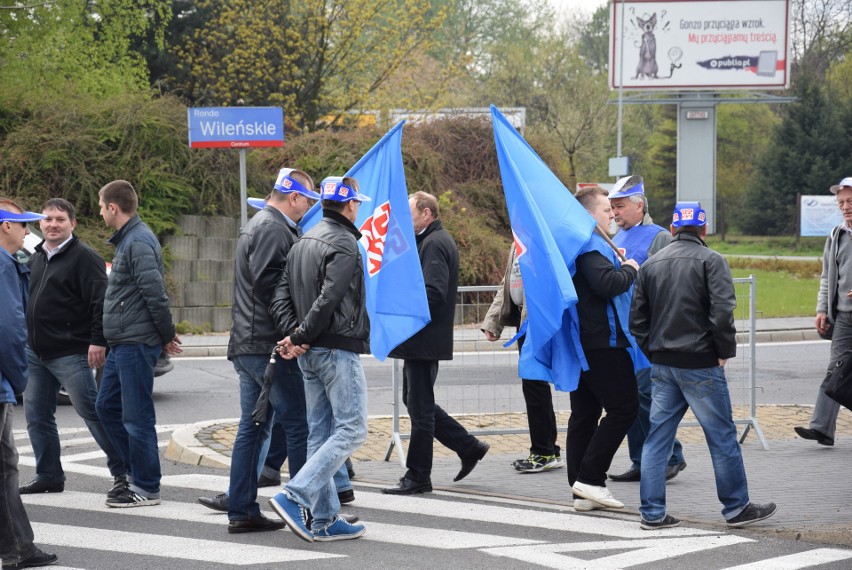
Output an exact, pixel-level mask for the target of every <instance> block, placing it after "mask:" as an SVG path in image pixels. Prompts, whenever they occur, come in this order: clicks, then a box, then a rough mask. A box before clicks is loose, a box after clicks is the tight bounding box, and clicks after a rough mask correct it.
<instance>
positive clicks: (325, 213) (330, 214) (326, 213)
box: [322, 208, 361, 239]
mask: <svg viewBox="0 0 852 570" xmlns="http://www.w3.org/2000/svg"><path fill="white" fill-rule="evenodd" d="M322 217H323V218H326V219H329V220H331V221H334V222H337V223H339V224H340V225H342V226H343V227H344V228H346V231H348V232H349V233H351V234H352V235H354V236H355V239H361V232H359V231H358V228H356V227H355V224H353V223H352V222H350V221H349V218H347V217H346V216H344V215H343V214H341V213H340V212H335V211H334V210H327V209H325V208H323V209H322Z"/></svg>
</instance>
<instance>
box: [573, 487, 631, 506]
mask: <svg viewBox="0 0 852 570" xmlns="http://www.w3.org/2000/svg"><path fill="white" fill-rule="evenodd" d="M571 490H572V491H573V492H574V494H575V495H579V496H580V497H582V498H583V499H588V500H590V501H592V502H595V503H597V504H599V505H601V506H604V507H609V508H611V509H621V508H624V503H622V502H621V501H619V500H617V499H616V498H615V497H613V496H612V493H610V491H609V489H607V488H606V487H598V486H596V485H587V484H586V483H580V482H579V481H577V482H575V483H574V486H573V487H572V488H571Z"/></svg>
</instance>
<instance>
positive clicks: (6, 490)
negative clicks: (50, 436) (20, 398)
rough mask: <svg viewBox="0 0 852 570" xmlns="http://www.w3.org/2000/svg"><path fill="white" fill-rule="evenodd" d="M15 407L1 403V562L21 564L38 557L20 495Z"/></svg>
mask: <svg viewBox="0 0 852 570" xmlns="http://www.w3.org/2000/svg"><path fill="white" fill-rule="evenodd" d="M14 406H15V404H4V403H0V529H2V530H0V559H2V561H3V564H17V563H18V562H20V561H21V560H24V559H25V558H29V557H30V556H32V555H33V554H35V548H36V547H35V545H34V544H33V528H32V526H30V520H29V519H28V518H27V511H26V510H24V504H23V503H22V502H21V495H20V494H19V493H18V449H17V448H16V447H15V437H14V435H12V410H13V409H14Z"/></svg>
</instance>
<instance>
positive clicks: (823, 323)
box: [814, 313, 828, 334]
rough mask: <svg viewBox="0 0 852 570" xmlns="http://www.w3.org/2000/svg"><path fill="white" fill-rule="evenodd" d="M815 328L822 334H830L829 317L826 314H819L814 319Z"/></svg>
mask: <svg viewBox="0 0 852 570" xmlns="http://www.w3.org/2000/svg"><path fill="white" fill-rule="evenodd" d="M814 326H815V327H816V330H817V332H818V333H820V334H825V333H826V332H828V315H827V314H825V313H817V314H816V318H815V319H814Z"/></svg>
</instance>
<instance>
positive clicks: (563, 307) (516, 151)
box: [491, 105, 595, 392]
mask: <svg viewBox="0 0 852 570" xmlns="http://www.w3.org/2000/svg"><path fill="white" fill-rule="evenodd" d="M491 119H492V124H493V127H494V141H495V143H496V146H497V160H498V162H499V163H500V176H501V178H502V181H503V192H504V193H505V196H506V205H507V207H508V209H509V221H510V222H511V224H512V233H513V235H514V238H515V248H516V252H517V254H518V263H519V265H520V268H521V278H522V279H523V281H524V296H525V298H526V305H527V322H526V323H525V326H524V328H523V329H522V330H521V331H519V334H520V333H525V334H526V335H527V336H526V341H525V342H524V347H523V349H522V351H521V357H520V359H519V361H518V373H519V375H520V376H521V377H522V378H528V379H537V380H548V381H551V382H553V384H554V386H555V387H556V388H557V389H558V390H563V391H569V392H570V391H572V390H574V389H576V387H577V383H578V382H579V379H580V371H581V370H587V369H588V365H587V364H586V359H585V355H584V354H583V349H582V347H581V346H580V331H579V326H578V322H579V321H578V319H577V312H576V307H575V305H576V304H577V292H576V291H575V289H574V282H573V281H572V279H571V268H572V267H573V265H574V260H575V259H576V258H577V256H578V255H579V254H581V253H584V252H585V251H586V249H587V247H588V243H589V239H590V238H591V235H592V232H593V231H594V227H595V220H594V218H592V216H591V215H590V214H589V213H588V212H587V211H586V209H585V208H583V206H582V205H581V204H580V203H579V202H578V201H577V200H576V198H574V196H573V195H572V194H571V192H570V191H569V190H568V189H567V188H565V186H564V185H563V184H562V182H560V181H559V179H558V178H557V177H556V175H555V174H553V172H551V171H550V169H549V168H548V167H547V165H546V164H545V163H544V162H543V161H542V160H541V158H539V156H538V155H537V154H536V152H535V151H534V150H533V149H532V147H530V146H529V144H527V142H526V141H525V140H524V139H523V137H522V136H521V135H520V134H519V133H518V131H516V130H515V128H514V127H512V125H511V124H509V122H508V121H507V120H506V118H505V117H504V116H503V114H502V113H500V111H499V110H498V109H497V108H496V107H494V106H493V105H492V106H491Z"/></svg>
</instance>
